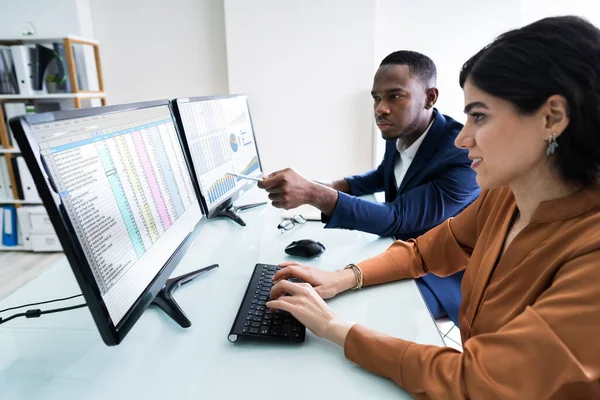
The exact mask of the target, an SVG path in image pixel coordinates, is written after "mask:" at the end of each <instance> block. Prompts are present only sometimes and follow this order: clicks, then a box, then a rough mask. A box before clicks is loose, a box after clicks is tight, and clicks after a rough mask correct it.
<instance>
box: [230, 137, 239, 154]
mask: <svg viewBox="0 0 600 400" xmlns="http://www.w3.org/2000/svg"><path fill="white" fill-rule="evenodd" d="M229 144H230V145H231V150H233V152H234V153H235V152H237V151H238V149H239V148H240V141H239V139H238V137H237V136H236V134H235V133H232V134H231V136H229Z"/></svg>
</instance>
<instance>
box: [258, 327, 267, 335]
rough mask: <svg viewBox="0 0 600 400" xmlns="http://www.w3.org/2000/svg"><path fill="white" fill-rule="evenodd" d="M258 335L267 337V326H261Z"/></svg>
mask: <svg viewBox="0 0 600 400" xmlns="http://www.w3.org/2000/svg"><path fill="white" fill-rule="evenodd" d="M260 334H261V335H268V334H269V327H268V326H263V327H261V328H260Z"/></svg>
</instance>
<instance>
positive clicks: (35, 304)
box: [0, 293, 83, 313]
mask: <svg viewBox="0 0 600 400" xmlns="http://www.w3.org/2000/svg"><path fill="white" fill-rule="evenodd" d="M79 296H83V294H81V293H80V294H76V295H74V296H69V297H63V298H60V299H54V300H47V301H40V302H38V303H30V304H23V305H22V306H16V307H9V308H5V309H4V310H0V313H2V312H5V311H10V310H17V309H19V308H24V307H31V306H38V305H40V304H48V303H54V302H57V301H65V300H71V299H74V298H75V297H79Z"/></svg>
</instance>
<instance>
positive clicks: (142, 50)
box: [89, 0, 227, 104]
mask: <svg viewBox="0 0 600 400" xmlns="http://www.w3.org/2000/svg"><path fill="white" fill-rule="evenodd" d="M89 1H90V5H91V14H92V19H93V24H94V30H95V36H96V39H97V40H98V41H99V42H100V53H101V56H102V70H103V72H104V83H105V85H104V86H105V90H106V93H107V100H108V104H118V103H128V102H134V101H144V100H153V99H163V98H175V97H190V96H201V95H214V94H226V93H227V61H226V56H225V28H224V17H223V1H222V0H170V1H164V0H145V1H141V0H89Z"/></svg>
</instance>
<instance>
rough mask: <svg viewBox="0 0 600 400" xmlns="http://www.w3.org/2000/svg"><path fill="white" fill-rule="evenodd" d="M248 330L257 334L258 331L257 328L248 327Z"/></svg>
mask: <svg viewBox="0 0 600 400" xmlns="http://www.w3.org/2000/svg"><path fill="white" fill-rule="evenodd" d="M248 332H250V333H252V334H257V333H258V328H250V329H249V330H248Z"/></svg>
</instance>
